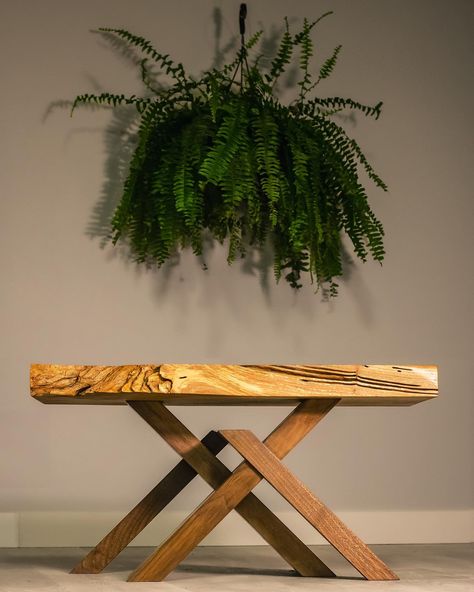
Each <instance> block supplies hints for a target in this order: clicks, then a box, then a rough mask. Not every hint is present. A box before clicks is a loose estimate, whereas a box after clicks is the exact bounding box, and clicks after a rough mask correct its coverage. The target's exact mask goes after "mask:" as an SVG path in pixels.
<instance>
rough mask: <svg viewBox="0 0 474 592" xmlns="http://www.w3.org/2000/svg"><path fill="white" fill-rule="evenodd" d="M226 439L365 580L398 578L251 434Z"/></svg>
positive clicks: (241, 432) (236, 432)
mask: <svg viewBox="0 0 474 592" xmlns="http://www.w3.org/2000/svg"><path fill="white" fill-rule="evenodd" d="M220 433H221V434H222V435H223V436H224V438H225V439H226V440H227V441H228V442H229V443H230V444H231V445H232V446H233V447H234V448H235V449H236V450H237V451H238V452H239V453H240V454H241V455H242V456H243V457H244V458H245V459H246V460H247V461H248V462H250V463H251V464H252V465H253V466H254V467H255V469H256V470H257V471H259V473H261V474H262V475H263V477H265V479H266V480H267V481H268V482H269V483H270V484H271V485H272V486H273V487H274V488H275V489H276V490H277V491H278V492H279V493H280V494H281V495H282V496H283V497H284V498H285V499H286V500H287V501H288V502H289V503H290V504H291V505H292V506H293V507H294V508H295V509H296V510H297V511H298V512H299V513H300V514H301V515H302V516H303V517H304V518H306V520H307V521H308V522H309V523H310V524H311V525H312V526H314V528H316V529H317V530H318V531H319V533H320V534H322V535H323V536H324V538H325V539H326V540H327V541H329V542H330V543H331V544H332V545H333V546H334V547H335V548H336V549H337V550H338V551H339V552H340V553H341V555H343V556H344V557H345V558H346V559H347V560H348V561H349V562H350V563H351V564H352V565H353V566H354V567H355V568H356V569H357V570H358V571H359V572H360V573H361V574H362V575H363V576H364V577H365V578H366V579H368V580H398V577H397V576H396V575H395V574H394V573H393V572H392V571H391V570H390V569H389V568H388V567H387V566H386V565H385V564H384V563H383V562H382V561H381V560H380V559H379V558H378V557H377V556H376V555H375V554H374V553H373V552H372V551H371V550H370V549H369V547H367V545H366V544H365V543H364V542H363V541H361V540H360V539H359V538H358V537H357V536H356V535H355V534H354V533H353V532H352V531H351V530H350V529H349V528H348V527H347V526H346V525H345V524H344V523H343V522H342V521H341V520H340V519H339V518H338V517H337V516H336V515H335V514H334V513H333V512H332V511H331V510H330V509H329V508H328V507H326V506H325V505H324V504H323V503H322V502H321V500H320V499H318V498H317V497H316V496H315V495H314V494H313V493H312V492H311V491H310V490H309V489H308V488H307V487H306V486H305V485H304V484H303V483H302V482H301V481H300V480H299V479H297V477H295V476H294V475H293V474H292V473H291V472H290V471H289V470H288V469H287V468H286V467H285V465H283V464H282V463H281V462H280V460H279V459H278V457H277V456H275V454H273V453H272V451H271V450H269V448H267V446H265V444H263V443H262V442H260V440H259V439H258V438H257V437H256V436H255V435H254V434H253V433H252V432H250V431H248V430H222V431H221V432H220Z"/></svg>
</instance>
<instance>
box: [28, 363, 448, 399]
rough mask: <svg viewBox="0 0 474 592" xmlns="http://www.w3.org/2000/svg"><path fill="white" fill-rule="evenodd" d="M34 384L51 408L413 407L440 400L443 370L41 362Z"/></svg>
mask: <svg viewBox="0 0 474 592" xmlns="http://www.w3.org/2000/svg"><path fill="white" fill-rule="evenodd" d="M30 386H31V394H32V396H33V397H35V398H36V399H38V400H39V401H42V402H43V403H81V404H94V403H96V404H122V405H123V404H126V402H127V401H140V400H142V401H163V402H164V403H166V404H167V405H190V404H193V405H197V404H203V405H218V404H230V405H246V404H248V405H265V404H267V405H276V404H284V405H286V404H291V403H295V402H297V401H301V400H304V399H308V398H309V399H311V398H324V397H326V398H334V397H337V398H339V399H341V403H340V404H341V405H413V404H414V403H418V402H420V401H424V400H426V399H430V398H433V397H435V396H436V395H437V392H438V376H437V368H436V366H404V365H400V366H397V365H345V366H341V365H325V366H321V365H223V364H161V365H126V366H60V365H55V364H33V365H32V366H31V372H30Z"/></svg>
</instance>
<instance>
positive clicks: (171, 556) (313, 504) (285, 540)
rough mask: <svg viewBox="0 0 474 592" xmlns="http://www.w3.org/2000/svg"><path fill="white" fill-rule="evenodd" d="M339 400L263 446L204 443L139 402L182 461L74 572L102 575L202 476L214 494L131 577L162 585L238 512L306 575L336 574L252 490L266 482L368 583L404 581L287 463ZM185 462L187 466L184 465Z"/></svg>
mask: <svg viewBox="0 0 474 592" xmlns="http://www.w3.org/2000/svg"><path fill="white" fill-rule="evenodd" d="M337 402H338V399H326V400H309V401H306V402H304V403H301V404H300V405H299V406H298V407H297V408H296V409H295V410H294V411H293V412H292V413H291V414H290V415H289V416H288V417H287V418H286V419H285V420H284V421H283V422H282V423H281V424H280V425H279V426H278V427H277V428H275V430H273V432H272V433H271V434H270V435H269V436H268V437H267V438H266V439H265V441H264V442H263V443H262V442H260V441H259V440H258V439H257V438H256V437H255V436H254V435H253V434H252V433H251V432H247V431H243V430H227V431H222V432H220V435H219V434H217V433H215V432H210V433H209V434H208V435H207V436H206V437H205V438H204V439H203V441H202V442H200V441H199V440H198V439H197V438H196V437H195V436H194V435H193V434H192V433H191V432H190V431H189V430H188V429H187V428H186V427H185V426H184V425H183V424H182V423H181V422H180V421H179V420H178V419H177V418H176V417H175V416H174V415H173V414H172V413H171V412H170V411H169V410H168V409H167V408H166V407H165V406H164V405H162V404H161V403H157V402H153V403H148V402H142V401H135V402H130V403H129V404H130V406H131V407H132V408H133V409H134V410H135V411H136V412H137V413H138V414H139V415H140V416H141V417H142V418H143V419H145V421H146V422H147V423H148V424H149V425H150V426H151V427H152V428H153V429H154V430H156V431H157V432H158V433H159V434H160V435H161V436H162V437H163V439H164V440H165V441H166V442H167V443H168V444H169V445H170V446H171V447H172V448H173V449H174V450H175V451H176V452H177V453H178V454H180V455H181V456H182V458H183V461H181V462H180V463H179V464H178V465H177V466H176V467H175V468H174V469H173V470H172V471H171V472H170V473H169V474H168V475H167V476H166V477H165V478H164V479H163V481H161V482H160V483H159V484H158V485H157V486H156V487H155V488H154V489H153V490H152V491H151V492H150V493H149V494H148V495H147V496H146V497H145V498H144V499H143V500H142V501H141V502H140V503H139V504H138V505H137V506H136V507H135V508H134V509H133V510H132V511H131V512H130V513H129V514H128V515H127V516H126V517H125V518H124V519H123V520H122V521H121V522H120V523H119V524H118V525H117V526H116V527H115V528H114V529H113V530H112V531H111V532H110V533H109V534H108V535H106V537H104V539H103V540H102V541H101V542H100V543H99V544H98V545H97V546H96V547H95V548H94V549H93V550H92V551H91V552H90V553H89V554H88V555H87V556H86V557H85V558H84V559H83V560H82V561H81V562H80V563H79V564H78V565H77V566H76V567H75V568H74V569H73V570H72V572H73V573H98V572H99V571H101V570H102V569H103V568H104V567H105V566H106V565H107V564H108V563H109V562H110V561H111V560H112V559H113V558H114V557H116V555H118V553H119V552H120V551H121V550H122V549H123V548H124V547H125V546H126V545H127V544H128V543H129V542H130V541H131V540H132V539H133V538H134V537H135V536H136V535H137V534H138V533H139V532H140V531H141V530H142V529H143V528H144V527H145V526H146V525H147V524H148V523H149V522H150V521H151V520H152V519H153V518H154V517H155V516H156V515H157V514H158V513H159V512H160V511H161V510H162V509H163V508H164V507H165V506H166V505H167V504H168V503H169V502H170V501H171V499H173V498H174V497H175V495H177V493H179V491H181V490H182V489H183V488H184V487H185V486H186V485H187V483H189V482H190V481H191V479H192V478H193V477H194V476H195V475H196V473H198V474H200V475H201V477H203V478H204V479H205V480H206V481H207V482H208V483H209V484H210V485H211V486H212V487H213V488H214V489H215V491H214V492H213V493H211V494H210V495H209V496H208V497H207V498H206V499H205V500H204V501H203V502H202V503H201V504H200V505H199V506H198V507H197V508H196V510H194V512H192V513H191V514H190V516H189V517H188V518H187V519H186V520H185V521H184V522H183V523H182V524H181V525H180V526H179V527H178V529H177V530H176V531H175V532H174V533H173V534H172V535H171V536H169V537H168V538H167V539H166V540H165V542H164V543H162V545H161V546H160V547H159V548H158V549H157V550H156V551H155V552H154V553H152V554H151V555H150V557H148V559H146V560H145V561H144V562H143V563H142V564H141V565H140V566H139V567H138V568H137V569H136V570H135V571H134V572H133V573H132V574H131V575H130V577H129V581H160V580H162V579H164V578H165V577H166V576H167V575H168V574H169V573H170V572H171V571H173V569H174V568H175V567H176V566H177V565H178V564H179V563H180V562H181V561H182V560H183V559H184V558H185V557H186V556H187V555H188V554H189V553H190V552H191V551H192V550H193V549H194V548H195V546H196V545H198V544H199V542H200V541H202V539H203V538H204V537H205V536H206V535H207V534H209V533H210V532H211V531H212V530H213V528H214V527H215V526H216V525H217V524H218V523H219V522H220V521H221V520H222V519H223V518H224V517H225V516H226V515H227V514H228V513H229V512H230V511H231V510H232V509H234V508H235V509H236V511H237V512H239V514H240V515H241V516H242V517H243V518H244V519H245V520H247V522H248V523H249V524H251V525H252V526H253V527H254V528H255V529H256V530H257V531H258V532H259V533H260V534H261V536H262V537H263V538H264V539H265V540H266V541H267V542H268V543H269V544H270V545H272V546H273V547H274V548H275V550H276V551H277V552H278V553H280V555H281V556H282V557H283V558H284V559H286V561H287V562H288V563H290V565H292V566H293V567H294V569H295V570H296V571H297V572H298V573H299V574H300V575H304V576H324V577H330V576H334V574H333V572H332V571H331V570H330V569H329V568H328V567H327V566H326V565H325V564H324V563H323V562H322V561H321V560H320V559H319V558H318V557H316V555H314V553H313V552H312V551H311V550H310V549H308V547H306V546H305V545H304V544H303V543H302V542H301V541H300V540H299V539H298V538H297V537H296V536H295V535H294V534H293V533H292V532H291V531H290V530H289V529H288V528H287V527H286V526H285V525H284V524H283V523H282V522H281V521H280V520H279V519H278V518H277V517H276V516H275V515H274V514H272V512H271V511H270V510H269V509H268V508H267V507H266V506H265V505H264V504H263V503H262V502H260V500H258V498H256V497H255V496H254V495H253V494H252V493H251V490H252V489H253V488H254V487H255V486H256V485H257V484H258V483H259V482H260V481H261V479H262V478H265V479H267V480H268V481H269V482H270V483H271V484H272V486H273V487H275V489H277V491H279V492H280V493H281V494H282V495H283V496H284V497H285V498H286V499H287V500H288V501H289V502H290V503H291V504H292V505H293V506H294V507H295V508H296V509H297V510H298V511H299V512H300V513H301V514H302V515H303V516H304V517H305V518H306V519H307V520H308V521H309V522H310V523H311V524H312V525H313V526H314V527H315V528H317V530H318V531H319V532H321V534H322V535H323V536H325V537H326V538H327V540H328V541H329V542H330V543H331V544H333V546H334V547H335V548H336V549H337V550H338V551H339V552H340V553H341V554H342V555H343V556H344V557H346V558H347V559H348V560H349V561H350V562H351V563H352V565H354V567H355V568H356V569H357V570H358V571H359V572H360V573H361V574H362V575H363V576H364V577H365V578H367V579H372V580H393V579H397V577H396V576H395V574H393V573H392V572H391V571H390V570H389V569H388V568H387V566H386V565H385V564H384V563H383V562H382V561H381V560H380V559H379V558H378V557H377V556H376V555H374V554H373V553H372V551H370V549H369V548H368V547H367V546H366V545H365V544H364V543H363V542H362V541H361V540H360V539H358V538H357V537H356V536H355V535H354V534H353V533H352V532H351V531H350V530H349V529H348V528H347V527H346V526H345V525H344V524H343V523H342V522H341V521H340V520H339V519H338V518H337V516H335V515H334V514H333V513H332V512H331V511H330V510H329V509H328V508H326V507H325V506H324V505H323V504H322V502H321V501H320V500H318V498H316V497H315V496H314V495H313V494H312V493H311V492H309V491H308V490H307V489H306V488H305V486H304V485H303V484H302V483H301V482H300V481H299V480H298V479H296V477H294V476H293V475H292V474H291V473H290V472H289V471H288V469H286V468H285V467H284V465H282V464H281V463H280V459H282V458H283V457H284V456H285V455H286V454H287V453H288V452H289V451H290V450H291V449H292V448H293V447H294V446H296V444H298V442H300V441H301V440H302V439H303V438H304V436H305V435H306V434H308V433H309V432H310V431H311V429H312V428H313V427H314V426H315V425H316V424H317V423H318V422H319V421H320V420H321V419H322V418H323V417H324V416H325V415H326V414H327V413H328V412H329V411H330V410H331V409H332V408H333V407H334V405H336V404H337ZM226 441H228V442H229V443H230V444H231V445H232V446H234V448H236V450H238V452H240V453H241V454H242V456H243V457H244V459H246V460H244V462H242V463H241V464H240V465H239V466H238V467H237V468H236V469H235V471H234V472H233V473H231V472H230V471H229V470H228V469H227V467H225V465H223V464H222V463H221V461H220V460H219V459H217V458H216V456H215V455H216V454H217V453H218V452H219V451H220V450H222V448H223V447H224V446H225V444H226ZM183 463H184V464H183Z"/></svg>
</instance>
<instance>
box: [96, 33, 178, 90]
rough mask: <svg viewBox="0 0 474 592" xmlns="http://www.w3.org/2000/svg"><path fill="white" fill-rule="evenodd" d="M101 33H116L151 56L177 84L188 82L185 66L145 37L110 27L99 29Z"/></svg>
mask: <svg viewBox="0 0 474 592" xmlns="http://www.w3.org/2000/svg"><path fill="white" fill-rule="evenodd" d="M99 31H103V32H105V33H114V34H115V35H117V37H120V38H121V39H124V40H125V41H127V42H128V43H129V44H130V45H132V46H134V47H137V48H138V49H140V51H142V52H143V53H144V54H145V55H148V56H150V57H151V58H152V59H153V60H155V62H156V63H157V64H159V65H160V67H161V68H163V70H164V71H165V72H166V74H169V75H170V76H172V77H173V78H174V79H175V80H176V81H177V82H180V83H183V82H184V83H185V82H186V81H187V77H186V72H185V71H184V67H183V64H181V63H179V64H175V63H174V61H173V60H172V59H170V56H169V54H163V53H160V52H158V51H156V49H155V48H154V47H153V45H152V44H151V43H150V41H148V39H145V38H144V37H140V36H138V35H133V34H132V33H130V32H129V31H127V30H125V29H113V28H108V27H99Z"/></svg>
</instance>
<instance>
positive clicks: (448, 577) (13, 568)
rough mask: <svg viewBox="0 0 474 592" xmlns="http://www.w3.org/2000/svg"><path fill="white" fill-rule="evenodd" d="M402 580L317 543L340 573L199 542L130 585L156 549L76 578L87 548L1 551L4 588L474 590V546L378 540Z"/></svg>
mask: <svg viewBox="0 0 474 592" xmlns="http://www.w3.org/2000/svg"><path fill="white" fill-rule="evenodd" d="M372 548H373V549H374V551H375V552H376V553H377V554H378V555H379V556H380V557H381V558H382V559H383V560H384V561H385V562H386V563H387V564H388V565H389V566H390V567H391V568H392V569H393V570H394V571H395V572H396V573H397V574H398V576H399V577H400V581H398V582H366V581H365V580H363V579H361V577H360V576H359V575H358V574H357V572H355V570H353V569H352V568H351V567H350V566H349V565H348V564H347V563H346V562H345V560H344V559H343V558H342V557H340V556H339V554H338V553H337V552H336V551H334V550H333V549H332V548H331V547H329V546H320V547H313V549H314V550H315V552H316V553H317V554H318V555H319V556H320V557H321V559H322V560H323V561H325V562H327V564H328V565H329V566H330V567H331V568H332V569H333V570H334V571H335V572H336V573H337V574H338V576H340V577H339V578H338V579H332V580H326V579H325V580H323V579H317V578H300V577H298V576H295V575H293V574H292V572H291V571H290V570H289V569H288V567H287V566H286V564H285V563H284V562H283V560H282V559H280V557H279V556H277V555H275V553H274V552H273V551H272V549H270V548H268V547H264V546H259V547H199V548H198V549H196V550H195V551H194V553H192V554H191V555H190V556H189V557H188V559H186V560H185V561H184V562H183V564H182V565H181V566H180V567H179V568H178V569H177V570H176V571H175V572H174V573H172V574H170V576H168V578H167V579H166V580H165V581H164V582H159V583H158V582H146V583H128V582H126V578H127V575H128V574H129V573H130V572H131V571H132V570H133V569H134V568H135V567H136V566H137V565H138V564H139V563H140V562H141V561H142V560H143V559H144V558H145V557H146V556H147V555H148V554H149V553H150V552H151V550H152V549H149V548H144V547H131V548H128V549H125V551H123V553H122V554H121V555H120V556H119V557H118V558H117V559H116V560H115V561H114V562H113V563H112V564H111V565H110V566H109V568H107V570H106V571H105V572H104V573H102V574H99V575H70V574H69V573H68V571H69V569H70V568H71V567H72V566H73V565H74V564H75V563H76V562H77V561H78V560H79V559H80V558H81V557H82V556H83V555H84V554H85V552H86V551H87V550H86V549H78V548H73V549H64V548H62V549H45V548H41V549H27V548H22V549H0V591H1V592H85V591H91V592H121V591H125V590H128V592H134V591H139V592H149V591H151V590H153V591H155V592H259V591H261V592H293V591H294V592H300V591H304V592H308V591H310V590H314V591H315V592H326V591H331V592H336V591H337V592H339V591H341V592H344V591H346V590H350V591H351V592H352V591H354V592H358V591H365V592H378V591H380V592H385V591H390V592H438V591H439V592H461V591H462V592H474V544H470V545H467V544H456V545H374V546H373V547H372Z"/></svg>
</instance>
